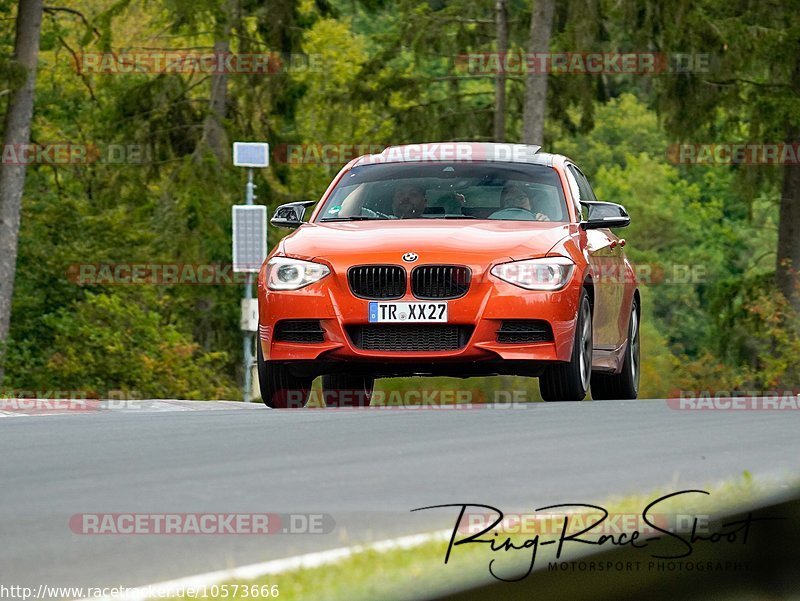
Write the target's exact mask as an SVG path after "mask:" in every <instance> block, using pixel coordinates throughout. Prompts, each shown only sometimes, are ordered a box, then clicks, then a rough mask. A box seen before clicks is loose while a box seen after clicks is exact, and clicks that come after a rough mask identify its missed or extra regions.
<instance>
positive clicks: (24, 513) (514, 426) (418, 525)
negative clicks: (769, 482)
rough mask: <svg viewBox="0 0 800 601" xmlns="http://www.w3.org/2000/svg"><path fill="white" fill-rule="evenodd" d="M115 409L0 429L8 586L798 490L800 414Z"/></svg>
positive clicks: (220, 565) (611, 407)
mask: <svg viewBox="0 0 800 601" xmlns="http://www.w3.org/2000/svg"><path fill="white" fill-rule="evenodd" d="M221 407H226V408H222V409H220V410H216V411H207V410H203V411H167V412H163V411H147V410H140V411H127V412H125V411H112V412H87V413H86V414H81V415H49V416H32V417H20V416H15V417H4V418H0V583H2V584H6V585H9V584H12V585H13V584H18V585H26V586H34V585H38V584H42V583H45V584H50V585H62V586H67V585H69V586H93V587H99V586H120V585H123V586H137V585H143V584H148V583H152V582H158V581H163V580H168V579H173V578H178V577H183V576H189V575H193V574H198V573H202V572H207V571H213V570H219V569H224V568H228V567H233V566H237V565H243V564H248V563H254V562H258V561H265V560H268V559H275V558H280V557H287V556H290V555H295V554H298V553H306V552H310V551H317V550H323V549H327V548H334V547H339V546H342V545H347V544H352V543H354V542H364V541H371V540H380V539H383V538H388V537H393V536H397V535H402V534H412V533H416V532H423V531H428V530H432V529H444V528H452V525H453V521H454V519H455V514H454V513H453V511H452V510H446V511H445V510H436V511H425V512H416V513H411V512H410V510H411V509H412V508H416V507H421V506H427V505H434V504H443V503H462V502H464V503H486V504H490V505H495V506H497V507H499V508H501V509H503V510H505V511H522V510H530V509H532V508H534V507H537V506H541V505H545V504H548V503H566V502H586V503H600V502H602V501H604V500H605V499H607V498H608V497H609V496H612V495H625V494H629V493H635V492H637V491H647V490H653V489H657V488H663V487H681V488H682V487H684V486H695V485H708V484H711V483H714V482H717V481H720V480H722V479H725V478H729V477H736V476H739V475H741V474H742V471H743V470H749V471H750V472H751V473H752V474H753V475H755V476H763V477H772V476H774V477H777V478H781V479H783V480H785V481H787V482H788V481H790V480H796V478H797V476H798V475H800V465H798V461H797V457H798V454H800V436H798V432H800V413H798V412H797V411H794V412H788V411H775V412H722V411H705V412H689V411H676V410H673V409H670V408H669V407H668V406H667V404H666V403H665V402H664V401H633V402H585V403H563V404H549V405H548V404H531V405H528V406H525V407H523V408H498V409H480V410H478V409H476V410H459V411H452V410H414V411H412V410H407V409H392V410H386V409H378V410H374V409H373V410H301V411H270V410H267V409H264V408H263V407H261V406H251V407H246V406H243V405H239V406H237V408H229V407H231V405H230V404H226V405H221ZM119 512H139V513H185V512H214V513H221V512H244V513H256V512H279V513H281V512H282V513H289V512H294V513H322V514H327V515H328V516H329V517H330V518H332V519H333V520H334V521H335V523H336V526H335V528H334V529H333V531H332V532H331V533H330V534H326V535H322V534H277V535H269V536H263V535H261V536H259V535H222V536H220V535H213V536H212V535H182V536H177V535H87V534H76V533H75V532H73V531H72V530H71V529H70V522H69V520H70V516H72V515H74V514H85V513H119Z"/></svg>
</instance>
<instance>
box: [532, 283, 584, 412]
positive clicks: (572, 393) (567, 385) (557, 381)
mask: <svg viewBox="0 0 800 601" xmlns="http://www.w3.org/2000/svg"><path fill="white" fill-rule="evenodd" d="M591 375H592V306H591V304H590V303H589V295H588V294H587V292H586V290H582V291H581V299H580V302H579V303H578V320H577V323H576V324H575V342H574V343H573V345H572V357H571V358H570V361H569V362H568V363H558V364H556V365H551V366H550V367H548V368H547V369H546V370H545V372H544V373H543V374H542V375H541V376H540V377H539V391H540V392H541V393H542V399H544V400H545V401H582V400H583V399H584V397H586V391H587V390H589V381H590V379H591Z"/></svg>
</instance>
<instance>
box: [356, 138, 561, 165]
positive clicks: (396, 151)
mask: <svg viewBox="0 0 800 601" xmlns="http://www.w3.org/2000/svg"><path fill="white" fill-rule="evenodd" d="M559 159H563V157H562V156H561V155H557V154H551V153H549V152H541V146H537V145H535V144H505V143H500V142H430V143H426V144H404V145H401V146H389V147H388V148H386V149H384V150H383V152H380V153H376V154H365V155H363V156H360V157H357V158H355V159H353V161H352V162H351V163H350V165H348V167H350V168H352V167H360V166H363V165H377V164H385V163H415V162H448V163H452V162H473V161H474V162H484V161H497V162H504V163H526V164H529V165H545V166H547V167H552V166H553V163H554V162H559Z"/></svg>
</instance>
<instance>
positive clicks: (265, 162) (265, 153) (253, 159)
mask: <svg viewBox="0 0 800 601" xmlns="http://www.w3.org/2000/svg"><path fill="white" fill-rule="evenodd" d="M233 164H234V165H235V166H236V167H269V144H267V143H266V142H234V143H233Z"/></svg>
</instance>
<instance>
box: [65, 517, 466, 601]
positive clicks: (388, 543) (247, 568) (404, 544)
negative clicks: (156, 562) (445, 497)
mask: <svg viewBox="0 0 800 601" xmlns="http://www.w3.org/2000/svg"><path fill="white" fill-rule="evenodd" d="M451 535H452V530H439V531H436V532H429V533H424V534H412V535H408V536H401V537H398V538H390V539H386V540H382V541H377V542H374V543H368V544H358V545H352V546H350V547H339V548H337V549H328V550H327V551H315V552H313V553H305V554H303V555H294V556H291V557H285V558H283V559H272V560H269V561H264V562H260V563H253V564H249V565H244V566H239V567H236V568H230V569H227V570H218V571H216V572H206V573H204V574H196V575H194V576H186V577H184V578H177V579H175V580H165V581H163V582H156V583H154V584H145V585H142V586H136V587H134V586H131V587H127V588H126V589H125V590H124V591H123V592H120V593H118V594H115V595H109V596H105V597H86V598H85V599H82V600H79V601H87V600H91V601H145V600H146V599H152V598H154V597H155V598H165V597H170V596H178V594H182V593H183V592H184V591H185V590H186V589H188V588H190V587H194V588H196V589H197V588H202V587H204V586H205V587H209V586H212V585H214V584H219V583H221V582H228V581H232V580H254V579H256V578H260V577H261V576H267V575H270V574H282V573H284V572H289V571H292V570H298V569H309V568H317V567H320V566H325V565H330V564H332V563H336V562H337V561H342V560H343V559H347V558H349V557H352V556H353V555H356V554H358V553H364V552H366V551H377V552H378V553H385V552H387V551H392V550H395V549H411V548H413V547H418V546H420V545H423V544H425V543H427V542H431V541H437V540H447V539H448V538H449V537H450V536H451ZM86 588H90V587H86ZM91 588H97V587H91ZM120 588H122V587H120Z"/></svg>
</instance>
